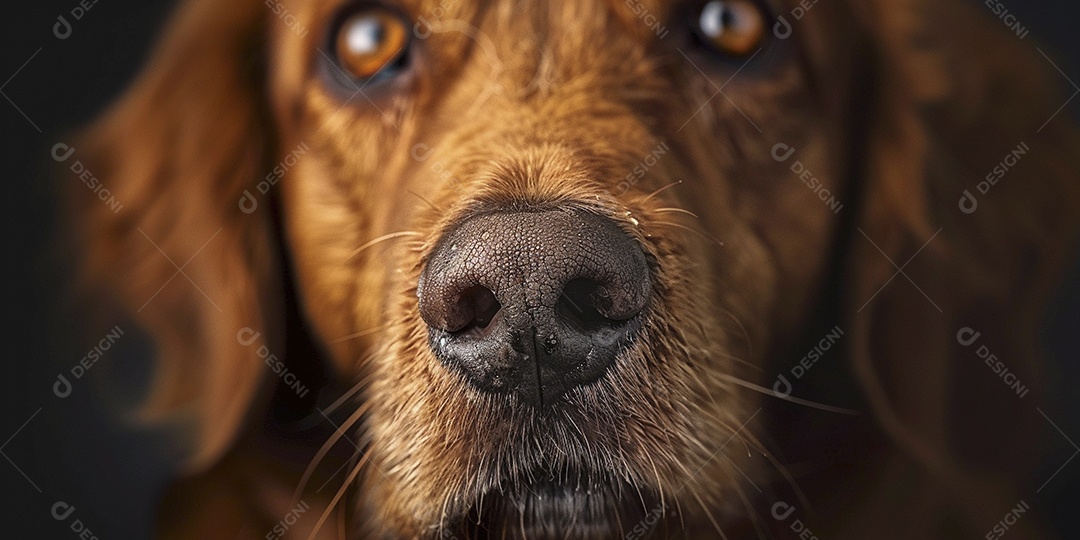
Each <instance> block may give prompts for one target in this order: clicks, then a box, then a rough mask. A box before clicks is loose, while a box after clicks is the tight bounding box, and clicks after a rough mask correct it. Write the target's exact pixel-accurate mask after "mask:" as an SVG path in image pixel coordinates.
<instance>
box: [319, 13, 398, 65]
mask: <svg viewBox="0 0 1080 540" xmlns="http://www.w3.org/2000/svg"><path fill="white" fill-rule="evenodd" d="M340 20H341V23H340V24H338V26H337V30H336V31H335V36H334V42H333V45H334V51H335V55H336V57H337V62H338V64H339V65H340V67H341V69H342V70H344V71H345V72H346V73H348V74H349V76H351V77H353V78H354V79H358V80H365V79H370V78H372V77H374V76H375V75H378V74H380V73H381V72H382V73H385V70H391V69H396V68H399V67H401V65H402V64H403V61H404V58H405V53H406V52H407V50H408V46H409V28H408V26H406V24H405V22H404V21H403V20H402V19H401V17H398V16H397V15H396V14H394V13H392V12H390V11H387V10H384V9H378V8H368V9H362V10H358V11H355V12H353V13H350V14H347V15H345V16H344V17H342V18H341V19H340Z"/></svg>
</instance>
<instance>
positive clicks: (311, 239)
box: [278, 154, 384, 373]
mask: <svg viewBox="0 0 1080 540" xmlns="http://www.w3.org/2000/svg"><path fill="white" fill-rule="evenodd" d="M278 188H279V189H280V194H281V205H282V214H283V221H284V229H285V230H284V234H285V236H286V242H285V245H286V246H288V247H287V249H289V251H290V253H289V256H290V257H291V261H292V264H293V267H294V268H295V271H296V275H295V280H296V285H297V289H298V297H299V298H298V301H299V302H301V303H302V306H303V308H304V312H305V314H306V315H307V316H308V317H309V318H310V320H311V321H312V323H313V327H314V331H315V333H316V334H318V336H319V337H320V339H321V341H322V343H325V344H327V345H328V346H329V347H330V349H331V352H332V355H333V357H334V361H335V363H336V364H337V365H338V367H339V368H340V369H341V373H352V372H353V371H354V369H355V367H354V366H353V362H355V360H356V358H357V357H358V356H359V355H360V354H361V352H362V351H364V350H366V349H367V348H368V347H369V344H370V342H369V341H368V340H366V339H364V336H360V337H356V338H353V337H351V336H354V335H355V334H357V333H358V332H359V331H361V330H367V329H370V328H374V327H375V325H376V324H378V313H379V309H380V307H381V304H380V300H381V298H380V297H379V296H378V295H375V294H370V291H381V290H383V279H384V273H381V272H377V271H375V269H376V268H375V267H373V266H372V265H371V264H370V263H369V262H368V261H366V260H365V258H364V257H354V256H353V253H354V252H355V250H356V248H357V246H360V245H362V244H363V243H364V241H365V240H366V236H365V231H367V230H369V229H370V227H371V225H370V218H369V216H368V215H367V213H366V212H365V211H364V209H363V207H362V206H359V205H357V204H355V203H354V202H353V198H352V196H351V194H349V193H345V192H343V190H341V189H340V188H338V187H337V186H336V185H335V182H334V181H333V178H332V176H331V174H330V173H329V172H328V170H327V168H326V167H324V166H323V162H322V160H321V159H320V157H319V156H317V155H311V154H309V155H308V156H306V157H305V158H303V159H300V160H298V161H297V163H296V164H295V165H294V166H293V167H292V168H291V169H290V170H289V171H288V172H287V174H286V175H285V176H284V177H283V178H282V179H281V181H280V182H279V183H278Z"/></svg>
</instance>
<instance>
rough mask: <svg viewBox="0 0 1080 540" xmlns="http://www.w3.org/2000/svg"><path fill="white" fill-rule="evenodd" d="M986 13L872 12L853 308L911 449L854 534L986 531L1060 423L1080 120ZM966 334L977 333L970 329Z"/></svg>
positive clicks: (889, 422)
mask: <svg viewBox="0 0 1080 540" xmlns="http://www.w3.org/2000/svg"><path fill="white" fill-rule="evenodd" d="M984 11H985V8H984V6H982V5H981V4H979V5H975V4H974V3H972V4H971V5H970V6H969V5H968V3H965V2H954V1H949V2H944V1H940V0H905V1H899V2H898V1H893V0H883V1H881V2H877V3H876V4H875V5H874V6H873V7H872V8H871V9H868V10H865V11H863V14H864V15H866V16H867V19H868V21H867V26H868V28H869V30H870V32H871V35H873V36H875V37H874V40H875V41H876V43H877V46H878V49H877V51H876V54H877V56H878V57H877V58H876V59H875V60H876V61H875V63H874V65H875V66H876V68H875V69H876V70H877V71H876V74H875V75H876V79H877V81H876V84H875V89H876V95H877V101H878V102H877V104H876V105H875V108H874V114H873V116H874V118H875V121H874V127H873V128H872V133H871V140H870V143H869V144H870V146H871V153H870V155H869V156H868V160H869V168H870V170H869V171H868V172H867V173H866V174H865V176H864V178H862V179H861V180H862V181H864V182H865V185H864V187H863V189H864V193H863V199H862V204H861V208H860V212H861V215H860V217H859V219H858V223H859V226H858V228H859V231H858V232H856V233H854V234H853V235H852V241H853V242H854V249H853V250H852V260H851V264H850V266H849V270H848V276H847V278H846V283H847V288H848V298H847V300H846V302H847V304H848V306H847V307H848V312H849V313H850V317H849V318H850V324H851V325H852V326H853V329H852V332H851V335H852V339H851V341H850V343H851V344H852V347H853V349H852V354H851V358H852V361H853V370H854V372H855V374H856V378H857V379H858V380H859V382H860V384H861V386H862V387H863V389H864V391H865V395H866V397H867V401H868V403H869V404H870V408H871V409H872V411H873V414H874V416H875V417H876V418H877V420H878V423H879V424H880V425H881V427H882V431H883V432H884V433H885V434H886V435H887V437H888V438H889V439H890V440H891V441H892V443H893V445H894V447H895V451H894V452H892V453H891V455H892V457H890V458H889V462H888V464H887V465H885V466H884V467H883V475H882V478H881V480H880V483H879V486H878V489H877V495H876V496H869V497H866V498H865V499H864V500H865V501H867V502H866V506H867V507H866V508H865V509H864V510H865V511H863V512H859V513H860V514H861V515H862V516H863V517H864V518H865V522H863V523H860V524H856V525H853V527H852V530H851V531H849V532H855V531H856V530H859V531H862V532H866V533H869V534H871V535H874V534H876V533H874V532H873V531H878V532H880V531H882V530H894V531H901V530H903V531H907V532H908V533H910V534H911V536H913V537H927V538H928V537H932V536H933V535H934V534H938V535H940V534H942V532H941V531H943V530H952V531H956V530H958V529H957V528H956V527H959V530H962V531H965V532H964V534H969V533H971V532H974V533H976V534H977V535H982V534H984V533H985V532H986V531H985V529H986V528H988V527H991V526H993V524H995V523H997V521H998V520H999V519H1001V516H1003V515H1005V514H1006V513H1007V512H1008V511H1009V510H1010V509H1012V508H1013V507H1015V506H1017V504H1018V503H1019V501H1020V500H1021V499H1022V498H1023V497H1029V498H1030V496H1033V493H1034V488H1033V487H1032V489H1030V490H1028V489H1027V487H1029V486H1026V485H1023V486H1022V485H1021V484H1023V483H1024V482H1025V480H1027V477H1026V476H1025V474H1026V473H1030V468H1031V466H1032V464H1033V460H1034V459H1035V458H1036V455H1035V452H1036V448H1035V446H1036V445H1035V444H1033V442H1032V441H1035V440H1036V439H1037V434H1038V432H1039V431H1041V430H1042V428H1043V427H1045V426H1046V424H1045V421H1044V420H1042V418H1041V416H1040V415H1039V414H1038V412H1037V409H1036V407H1038V405H1039V404H1038V390H1037V386H1038V385H1037V383H1038V380H1037V378H1038V375H1039V371H1038V354H1037V350H1036V348H1037V347H1036V342H1037V334H1036V330H1037V326H1038V324H1039V323H1040V317H1041V315H1042V313H1043V311H1044V309H1045V305H1046V302H1047V300H1048V294H1049V292H1050V291H1051V287H1052V286H1053V285H1054V284H1055V283H1056V282H1057V280H1058V279H1060V278H1061V277H1062V276H1061V272H1062V269H1063V264H1064V263H1065V262H1067V257H1068V256H1069V255H1071V254H1073V251H1072V249H1071V247H1072V246H1073V245H1074V243H1075V241H1076V239H1077V230H1078V225H1080V223H1078V219H1077V218H1078V217H1080V215H1078V213H1077V212H1076V210H1077V209H1078V203H1080V192H1078V187H1080V186H1078V183H1077V180H1078V178H1080V163H1078V157H1080V139H1078V137H1077V133H1076V131H1075V130H1074V127H1073V126H1072V125H1071V124H1070V118H1069V115H1068V113H1067V112H1062V113H1060V114H1058V115H1057V116H1056V117H1054V118H1053V120H1051V117H1052V116H1054V114H1055V111H1057V110H1058V108H1059V107H1060V106H1061V105H1062V103H1064V102H1065V96H1062V95H1060V94H1059V93H1057V92H1055V91H1053V89H1055V88H1059V87H1060V86H1061V83H1062V82H1064V80H1063V79H1058V74H1057V72H1056V71H1055V70H1054V67H1053V66H1052V65H1051V64H1050V62H1049V60H1048V59H1047V58H1045V57H1044V56H1043V55H1042V54H1040V53H1039V52H1038V51H1037V50H1036V49H1035V48H1034V47H1033V46H1032V44H1031V43H1030V42H1031V41H1032V39H1030V38H1029V39H1026V40H1022V39H1020V38H1018V37H1017V35H1016V34H1015V33H1012V32H1011V31H1010V30H1009V29H1008V28H1006V27H1005V25H1004V24H1003V23H1002V22H1001V21H999V20H996V19H994V18H993V17H992V16H990V14H989V12H984ZM1024 148H1026V149H1027V151H1026V153H1020V154H1017V155H1016V156H1014V157H1012V158H1009V160H1008V163H1011V164H1012V165H1011V167H1009V168H1008V170H1007V171H1006V172H1005V175H1004V176H1003V177H1001V178H1000V180H997V181H996V183H994V184H993V185H992V186H989V189H987V190H986V192H985V193H983V192H982V191H981V190H980V189H979V183H980V182H984V181H986V180H987V177H988V175H991V177H996V174H992V173H993V171H994V169H995V167H997V166H998V165H999V164H1000V163H1002V162H1003V161H1005V160H1006V157H1007V156H1010V155H1012V152H1013V151H1014V150H1018V149H1020V150H1022V149H1024ZM1017 158H1018V161H1017ZM1013 161H1015V163H1013ZM986 186H987V184H984V187H986ZM965 191H966V192H967V193H969V194H971V196H972V197H973V198H975V199H976V202H975V203H973V202H972V201H971V200H969V197H968V195H965ZM961 199H965V200H964V201H961ZM973 204H974V205H975V206H976V207H975V209H974V211H971V210H972V205H973ZM894 263H895V266H894ZM898 267H901V268H903V269H904V273H903V274H898V273H897V270H898ZM909 278H910V281H909ZM967 328H970V329H971V330H972V331H973V332H978V334H979V335H978V337H977V341H976V342H974V343H971V342H970V341H969V340H970V339H971V336H972V335H973V334H972V333H969V332H967V331H965V332H964V333H963V335H962V336H961V337H962V339H958V334H959V333H960V332H961V330H963V329H967ZM983 346H985V349H981V347H983ZM988 354H994V355H996V357H997V358H998V359H1000V360H1001V361H1002V362H1004V364H1005V365H1006V366H1007V369H1008V370H1009V371H1010V372H1012V373H1013V374H1015V376H1016V377H1017V378H1018V380H1020V381H1021V382H1022V383H1023V384H1024V385H1026V387H1028V388H1034V389H1035V390H1033V391H1031V395H1030V396H1028V395H1027V394H1026V393H1025V394H1024V396H1019V395H1018V391H1017V390H1016V389H1014V388H1010V386H1009V384H1008V383H1007V382H1004V381H1003V380H1002V379H1001V377H1000V376H999V375H998V374H996V373H995V371H994V368H993V367H991V366H988V365H987V364H986V363H985V361H984V359H983V358H981V357H980V356H986V355H988ZM1025 398H1026V399H1025ZM913 479H917V480H913ZM897 486H905V487H903V488H902V489H901V488H898V487H897ZM1029 502H1030V501H1029ZM1036 523H1037V520H1025V522H1024V523H1022V524H1021V525H1019V526H1018V527H1021V528H1026V529H1027V532H1026V533H1023V534H1020V533H1018V534H1020V536H1024V537H1028V535H1035V534H1036V533H1035V531H1036V530H1037V525H1036ZM916 524H921V525H916ZM958 524H959V525H958ZM913 527H914V528H915V529H918V528H919V527H923V528H924V529H925V530H923V529H918V530H915V529H913ZM1010 533H1012V531H1011V530H1010ZM856 534H858V533H856ZM924 534H926V536H924Z"/></svg>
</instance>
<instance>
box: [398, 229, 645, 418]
mask: <svg viewBox="0 0 1080 540" xmlns="http://www.w3.org/2000/svg"><path fill="white" fill-rule="evenodd" d="M651 289H652V287H651V285H650V281H649V267H648V264H647V262H646V258H645V253H644V252H643V251H642V250H641V248H640V247H639V246H638V245H637V243H636V242H635V241H634V240H633V239H632V238H630V237H629V236H628V235H627V234H626V233H624V232H623V231H622V230H621V229H619V227H618V225H616V224H615V222H614V221H612V220H610V219H608V218H605V217H602V216H600V215H597V214H594V213H591V212H586V211H582V210H563V209H554V210H544V211H535V212H523V211H512V212H496V213H487V214H481V215H477V216H474V217H472V218H470V219H468V220H466V221H464V222H463V223H461V224H460V225H459V226H457V227H456V228H455V229H453V230H452V231H451V232H450V233H448V234H447V235H446V236H445V237H444V238H443V239H442V241H441V242H440V243H439V245H438V247H436V249H435V250H434V252H433V253H432V254H431V256H430V257H429V259H428V261H427V263H426V265H425V267H424V270H423V272H422V274H421V277H420V283H419V286H418V289H417V295H418V296H419V300H420V315H421V317H423V319H424V322H425V323H426V324H427V325H428V330H429V338H430V345H431V348H432V350H434V352H435V354H436V355H437V356H438V358H439V359H440V360H441V361H442V362H443V363H444V364H445V365H447V366H448V367H450V368H452V369H456V370H458V371H460V372H461V373H462V374H463V375H464V376H465V378H466V379H467V380H468V381H469V382H470V383H471V384H472V385H473V386H475V387H476V388H478V389H480V390H484V391H491V392H515V393H516V394H517V395H518V396H520V397H521V398H522V399H523V400H524V401H526V402H528V403H531V404H534V405H536V406H538V407H542V406H544V405H545V404H549V403H553V402H555V401H556V400H558V399H559V398H560V397H561V396H562V395H563V394H565V393H566V392H567V391H568V390H570V389H572V388H574V387H576V386H580V385H585V384H588V383H591V382H593V381H596V380H597V379H599V378H600V377H601V376H602V375H603V374H604V372H605V371H606V370H607V369H608V367H609V366H611V364H612V363H614V361H615V359H616V357H617V356H618V355H619V353H620V352H621V351H623V350H625V349H626V348H627V347H628V346H630V344H631V343H633V341H634V337H635V336H636V334H637V333H638V331H639V329H640V327H641V319H642V312H643V311H644V310H645V309H646V307H647V305H648V302H649V298H650V295H651Z"/></svg>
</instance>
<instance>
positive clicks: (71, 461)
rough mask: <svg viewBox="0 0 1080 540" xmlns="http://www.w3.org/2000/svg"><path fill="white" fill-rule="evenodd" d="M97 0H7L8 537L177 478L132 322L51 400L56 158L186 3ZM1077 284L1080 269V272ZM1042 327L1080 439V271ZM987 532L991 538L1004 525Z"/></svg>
mask: <svg viewBox="0 0 1080 540" xmlns="http://www.w3.org/2000/svg"><path fill="white" fill-rule="evenodd" d="M84 1H86V2H87V3H90V2H96V3H93V4H91V8H90V9H89V10H87V12H86V13H85V15H83V17H82V19H81V20H74V19H73V18H72V17H71V16H70V12H71V10H72V9H73V8H74V7H76V6H77V5H78V1H77V0H68V1H45V2H34V3H30V2H19V3H18V4H21V5H19V6H18V7H19V9H20V10H22V13H17V11H18V10H16V8H15V7H14V6H12V4H13V3H8V5H6V6H5V9H4V10H3V12H2V15H0V35H2V36H3V44H4V46H3V48H2V50H0V81H6V82H4V83H3V85H2V88H0V93H2V95H0V126H2V132H3V141H4V143H3V146H2V155H3V158H4V159H3V165H4V168H3V169H0V171H2V173H3V175H4V177H3V179H2V180H0V185H3V186H7V189H5V190H4V191H3V192H2V193H0V201H2V204H3V205H4V207H3V211H2V212H0V219H3V227H2V231H3V232H2V234H3V235H4V243H3V249H2V251H0V261H2V262H0V268H2V269H3V272H4V279H3V280H2V284H3V297H2V301H0V306H3V311H2V313H3V317H4V320H3V325H2V326H0V329H2V332H3V340H2V341H0V357H2V358H3V363H2V364H0V365H2V366H3V368H4V369H3V370H2V371H0V518H2V521H0V536H2V537H8V538H40V537H46V538H78V537H79V535H78V534H77V533H76V532H74V531H73V530H72V525H73V524H74V523H75V520H79V522H81V523H82V524H83V526H84V527H86V528H88V529H89V530H90V531H92V535H93V536H96V537H98V538H103V539H104V538H142V537H148V536H150V534H151V531H152V527H153V512H154V508H155V506H156V502H157V499H158V497H159V496H160V494H161V490H162V485H163V479H164V478H166V477H167V475H168V470H169V462H170V460H169V457H168V454H167V451H166V448H168V445H167V444H165V442H164V441H162V440H161V437H159V436H156V435H155V433H153V432H150V431H137V430H133V429H131V428H130V427H125V426H124V425H123V424H121V423H120V422H119V421H116V420H106V419H105V418H108V417H109V415H108V411H109V410H110V407H114V406H115V405H116V404H117V403H119V402H122V401H126V400H129V399H132V398H133V396H124V395H121V393H120V392H119V391H118V390H117V389H119V388H123V387H124V386H125V385H124V384H116V381H117V380H126V381H130V380H131V379H133V378H134V379H136V380H139V379H142V378H144V377H145V372H146V369H145V368H146V367H147V366H146V363H145V361H141V360H140V359H142V358H146V357H147V356H148V349H147V346H146V343H145V340H143V339H140V336H138V335H135V331H134V329H133V327H132V326H131V325H128V326H125V334H124V336H123V337H121V338H120V340H119V341H117V342H116V344H115V346H114V348H113V349H112V350H110V351H109V352H108V353H106V361H102V362H99V363H97V364H95V365H94V366H93V368H91V370H90V374H89V375H87V376H86V377H84V378H83V379H81V380H72V385H73V391H72V393H71V395H70V396H68V397H66V398H59V397H57V396H56V395H55V394H54V393H53V383H54V382H55V381H56V377H57V375H58V374H59V373H61V372H70V369H71V367H72V366H74V365H75V364H76V363H77V362H78V361H79V359H80V358H82V357H83V356H84V355H85V354H86V352H87V350H88V347H86V346H85V345H81V344H80V343H86V342H87V341H81V340H80V337H79V336H78V335H77V334H76V329H78V328H79V327H80V322H81V319H82V317H81V310H80V309H79V308H78V306H75V305H73V303H72V302H71V295H70V292H69V291H70V287H69V286H68V285H66V281H65V279H64V276H65V274H66V272H67V271H68V268H66V266H67V264H68V263H67V261H66V259H65V250H66V248H65V246H64V244H63V243H62V242H60V241H58V240H57V238H58V236H59V234H60V232H59V231H60V228H59V225H61V224H62V223H63V220H62V218H63V216H62V215H60V211H59V210H58V208H57V206H56V200H55V197H56V194H57V193H58V192H59V184H60V183H61V182H77V181H78V180H77V179H75V178H74V177H73V176H72V175H70V174H67V175H58V174H56V172H57V170H56V167H55V165H54V163H53V161H52V159H51V157H50V149H51V148H52V146H53V145H54V144H56V143H58V142H70V139H71V137H70V136H69V135H70V132H71V130H72V129H73V128H75V127H77V126H79V125H81V124H84V123H85V122H87V121H88V120H90V119H92V118H93V117H94V116H95V115H97V114H98V113H99V112H100V111H101V110H102V109H103V107H105V106H106V105H107V104H108V103H109V102H110V100H111V99H113V98H114V97H115V96H117V94H118V93H119V92H120V91H121V90H122V89H123V88H124V86H125V85H126V84H127V83H128V81H130V80H131V78H132V77H133V75H134V74H135V73H136V72H137V70H138V68H139V66H140V65H142V63H143V61H144V60H145V58H146V55H147V54H148V47H149V45H150V44H151V43H152V41H153V38H154V36H156V35H157V33H158V31H159V29H160V28H161V26H162V24H163V23H164V21H165V20H166V19H167V16H168V13H169V11H170V10H171V9H172V5H173V2H170V1H161V0H152V1H147V0H84ZM222 1H223V2H226V1H229V0H222ZM825 1H827V0H825ZM972 1H975V0H972ZM1006 6H1007V8H1008V9H1009V10H1010V11H1012V12H1013V13H1015V14H1016V15H1017V17H1018V18H1019V20H1020V21H1021V23H1022V24H1024V25H1025V26H1027V27H1028V28H1030V29H1031V36H1029V37H1028V40H1035V39H1038V40H1040V41H1041V43H1042V45H1041V46H1042V48H1043V50H1044V51H1046V52H1047V53H1048V54H1050V56H1051V57H1052V58H1054V59H1055V62H1057V64H1058V66H1060V67H1061V69H1062V70H1064V71H1065V73H1067V74H1068V76H1069V78H1071V79H1072V80H1073V81H1080V32H1078V31H1077V27H1078V26H1080V4H1078V3H1077V2H1075V0H1028V1H1024V0H1009V1H1008V2H1007V4H1006ZM61 14H65V15H67V16H68V17H67V18H68V20H69V22H71V23H72V34H71V35H70V36H69V37H68V38H67V39H63V40H61V39H58V38H57V37H56V36H55V35H54V34H53V24H54V23H55V22H56V19H57V16H59V15H61ZM986 54H993V51H987V52H986ZM31 58H32V59H31ZM28 60H29V61H28ZM24 64H25V65H24ZM20 66H21V67H20ZM9 77H10V78H9ZM1061 84H1062V87H1063V88H1065V89H1067V91H1066V95H1068V93H1070V92H1071V91H1072V90H1071V88H1072V87H1071V86H1070V84H1069V82H1068V81H1067V80H1065V78H1064V77H1062V79H1061ZM1078 103H1080V98H1078V99H1074V100H1073V101H1072V103H1070V106H1069V108H1068V109H1066V111H1064V112H1062V113H1061V114H1062V117H1060V118H1058V119H1056V120H1055V121H1065V120H1066V119H1065V118H1064V116H1065V115H1071V116H1072V117H1073V118H1077V116H1078V115H1077V104H1078ZM1078 181H1080V179H1078ZM1078 211H1080V209H1078ZM1073 275H1074V276H1080V265H1078V269H1077V270H1076V271H1074V272H1073ZM1045 330H1046V331H1045V334H1046V337H1045V341H1046V344H1047V347H1048V349H1049V350H1050V351H1051V353H1052V355H1053V360H1054V364H1053V365H1052V366H1050V368H1049V373H1048V379H1049V381H1050V382H1051V385H1052V388H1051V390H1052V392H1051V394H1050V396H1049V397H1048V398H1047V400H1046V401H1045V402H1044V403H1042V404H1041V405H1040V408H1041V409H1042V410H1043V411H1045V412H1046V413H1047V415H1048V417H1049V418H1051V419H1052V420H1053V422H1054V423H1055V424H1056V425H1057V427H1058V428H1060V429H1061V430H1062V431H1063V432H1064V434H1066V435H1067V436H1068V437H1069V438H1071V439H1072V441H1078V442H1080V393H1078V392H1077V386H1078V384H1080V361H1078V360H1080V358H1078V356H1080V355H1078V351H1080V335H1078V334H1080V278H1073V279H1071V280H1070V282H1069V283H1068V284H1067V285H1066V286H1065V287H1064V288H1063V291H1062V294H1061V295H1060V297H1059V300H1058V302H1057V304H1056V305H1055V306H1054V308H1053V309H1052V310H1051V313H1050V319H1049V321H1048V323H1047V325H1046V329H1045ZM92 337H93V339H95V340H96V339H98V338H99V337H100V336H96V337H94V336H92ZM9 437H10V438H9ZM1059 443H1060V444H1057V445H1056V446H1054V447H1053V448H1050V449H1049V453H1048V455H1047V457H1046V463H1045V465H1044V467H1043V468H1042V470H1040V471H1039V478H1042V479H1046V478H1050V477H1051V476H1052V475H1053V474H1054V472H1055V471H1058V469H1059V468H1060V472H1058V473H1057V475H1056V476H1054V477H1053V480H1052V481H1050V482H1049V483H1048V484H1047V485H1046V487H1045V488H1043V490H1042V491H1041V492H1040V493H1038V494H1037V495H1035V496H1034V497H1031V498H1028V499H1027V500H1028V502H1029V504H1031V506H1032V507H1033V509H1034V510H1037V511H1040V512H1043V513H1045V514H1047V515H1049V516H1051V517H1052V519H1053V520H1054V521H1055V523H1056V525H1057V527H1058V528H1059V530H1060V531H1061V535H1062V537H1065V538H1069V537H1071V538H1077V537H1080V511H1078V510H1080V459H1078V460H1073V461H1067V460H1069V459H1071V456H1074V455H1075V453H1076V452H1078V451H1080V450H1077V449H1076V447H1075V446H1074V445H1072V444H1071V443H1070V441H1069V440H1067V439H1066V438H1065V437H1064V436H1063V437H1062V438H1061V439H1060V440H1059ZM1062 464H1065V465H1064V467H1062ZM1043 481H1044V480H1037V481H1035V485H1039V484H1041V483H1042V482H1043ZM57 502H64V503H66V504H69V505H72V506H74V508H75V510H74V512H73V513H72V514H71V515H70V516H69V517H67V519H65V520H64V521H58V520H56V519H54V518H53V517H52V516H51V509H52V508H53V505H54V504H56V503H57ZM987 525H988V529H987V530H989V527H990V526H992V525H993V524H987ZM75 527H76V529H78V528H79V527H78V525H76V526H75Z"/></svg>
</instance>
